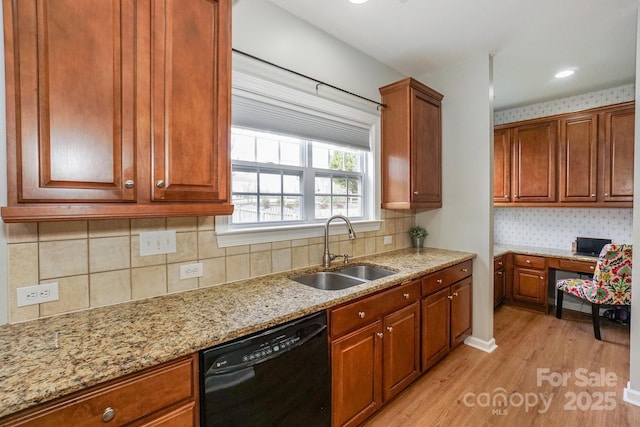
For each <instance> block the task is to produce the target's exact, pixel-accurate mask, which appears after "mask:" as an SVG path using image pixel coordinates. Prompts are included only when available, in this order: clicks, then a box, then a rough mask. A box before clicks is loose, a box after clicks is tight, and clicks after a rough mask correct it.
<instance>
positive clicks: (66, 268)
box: [39, 239, 89, 280]
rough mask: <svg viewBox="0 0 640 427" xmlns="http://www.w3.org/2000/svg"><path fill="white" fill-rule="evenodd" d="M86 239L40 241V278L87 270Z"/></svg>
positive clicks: (75, 274) (62, 275) (73, 273)
mask: <svg viewBox="0 0 640 427" xmlns="http://www.w3.org/2000/svg"><path fill="white" fill-rule="evenodd" d="M87 246H88V242H87V239H82V240H58V241H52V242H41V243H40V251H39V259H40V280H44V279H51V278H54V277H65V276H77V275H80V274H87V273H88V272H89V260H88V258H89V254H88V248H87Z"/></svg>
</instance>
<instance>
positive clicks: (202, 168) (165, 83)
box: [151, 0, 230, 202]
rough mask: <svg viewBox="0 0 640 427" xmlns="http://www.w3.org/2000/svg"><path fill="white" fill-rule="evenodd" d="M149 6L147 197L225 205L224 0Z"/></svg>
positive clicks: (227, 99) (175, 0)
mask: <svg viewBox="0 0 640 427" xmlns="http://www.w3.org/2000/svg"><path fill="white" fill-rule="evenodd" d="M152 8H153V10H152V18H151V27H152V29H151V34H152V44H151V46H152V53H151V61H152V83H151V90H152V95H151V96H152V129H153V130H152V131H153V143H152V156H151V159H152V161H153V167H152V170H153V180H152V186H153V191H152V200H154V201H212V202H226V201H227V200H228V197H229V195H228V177H229V171H228V169H229V166H228V151H229V135H228V132H229V131H228V128H229V120H230V118H229V114H228V111H229V108H228V104H229V102H230V97H229V93H228V91H229V84H228V81H227V78H228V76H229V75H230V72H229V58H228V53H227V52H228V51H229V50H230V49H229V40H228V32H229V31H228V30H229V29H228V25H229V22H230V19H227V17H226V15H227V14H228V10H227V8H228V5H227V2H226V1H218V0H187V1H185V0H165V1H154V2H152ZM186 46H188V48H185V47H186Z"/></svg>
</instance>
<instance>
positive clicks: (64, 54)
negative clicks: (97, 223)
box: [2, 0, 233, 222]
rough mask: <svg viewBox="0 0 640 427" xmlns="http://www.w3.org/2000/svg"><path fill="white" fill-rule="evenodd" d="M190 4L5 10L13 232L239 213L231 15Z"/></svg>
mask: <svg viewBox="0 0 640 427" xmlns="http://www.w3.org/2000/svg"><path fill="white" fill-rule="evenodd" d="M186 3H187V4H185V1H176V0H168V1H149V0H146V1H137V2H136V1H133V0H122V1H116V0H112V1H103V2H82V1H74V0H42V1H36V0H26V1H13V0H3V4H4V11H5V13H4V28H5V46H6V51H5V62H6V79H7V85H6V87H7V153H8V156H7V160H8V161H7V166H8V193H9V194H8V207H5V208H3V209H2V216H3V219H4V221H5V222H17V221H41V220H64V219H88V218H118V217H121V218H127V217H140V216H143V217H151V216H181V215H189V216H195V215H213V214H228V213H231V212H232V211H233V206H231V205H230V203H229V181H228V180H229V164H228V163H229V162H228V151H229V135H228V134H229V123H230V113H229V112H230V96H229V94H230V55H231V45H230V9H231V8H230V5H229V0H187V1H186ZM178 202H179V203H178ZM184 202H189V203H184Z"/></svg>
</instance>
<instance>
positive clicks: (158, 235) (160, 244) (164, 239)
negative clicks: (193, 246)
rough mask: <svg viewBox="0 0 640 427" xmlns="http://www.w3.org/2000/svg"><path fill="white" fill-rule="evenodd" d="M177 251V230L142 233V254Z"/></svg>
mask: <svg viewBox="0 0 640 427" xmlns="http://www.w3.org/2000/svg"><path fill="white" fill-rule="evenodd" d="M175 251H176V230H166V231H143V232H141V233H140V256H149V255H160V254H171V253H174V252H175Z"/></svg>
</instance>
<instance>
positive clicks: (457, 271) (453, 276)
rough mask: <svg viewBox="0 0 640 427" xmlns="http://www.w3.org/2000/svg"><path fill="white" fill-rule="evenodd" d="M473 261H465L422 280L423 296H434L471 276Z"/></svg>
mask: <svg viewBox="0 0 640 427" xmlns="http://www.w3.org/2000/svg"><path fill="white" fill-rule="evenodd" d="M472 266H473V261H472V260H469V261H465V262H461V263H460V264H456V265H454V266H452V267H448V268H445V269H443V270H440V271H436V272H435V273H431V274H429V275H428V276H425V277H423V278H422V295H429V294H432V293H434V292H436V291H438V290H439V289H442V288H444V287H445V286H449V285H451V284H452V283H455V282H457V281H458V280H461V279H464V278H465V277H467V276H471V273H472V271H471V269H472Z"/></svg>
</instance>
